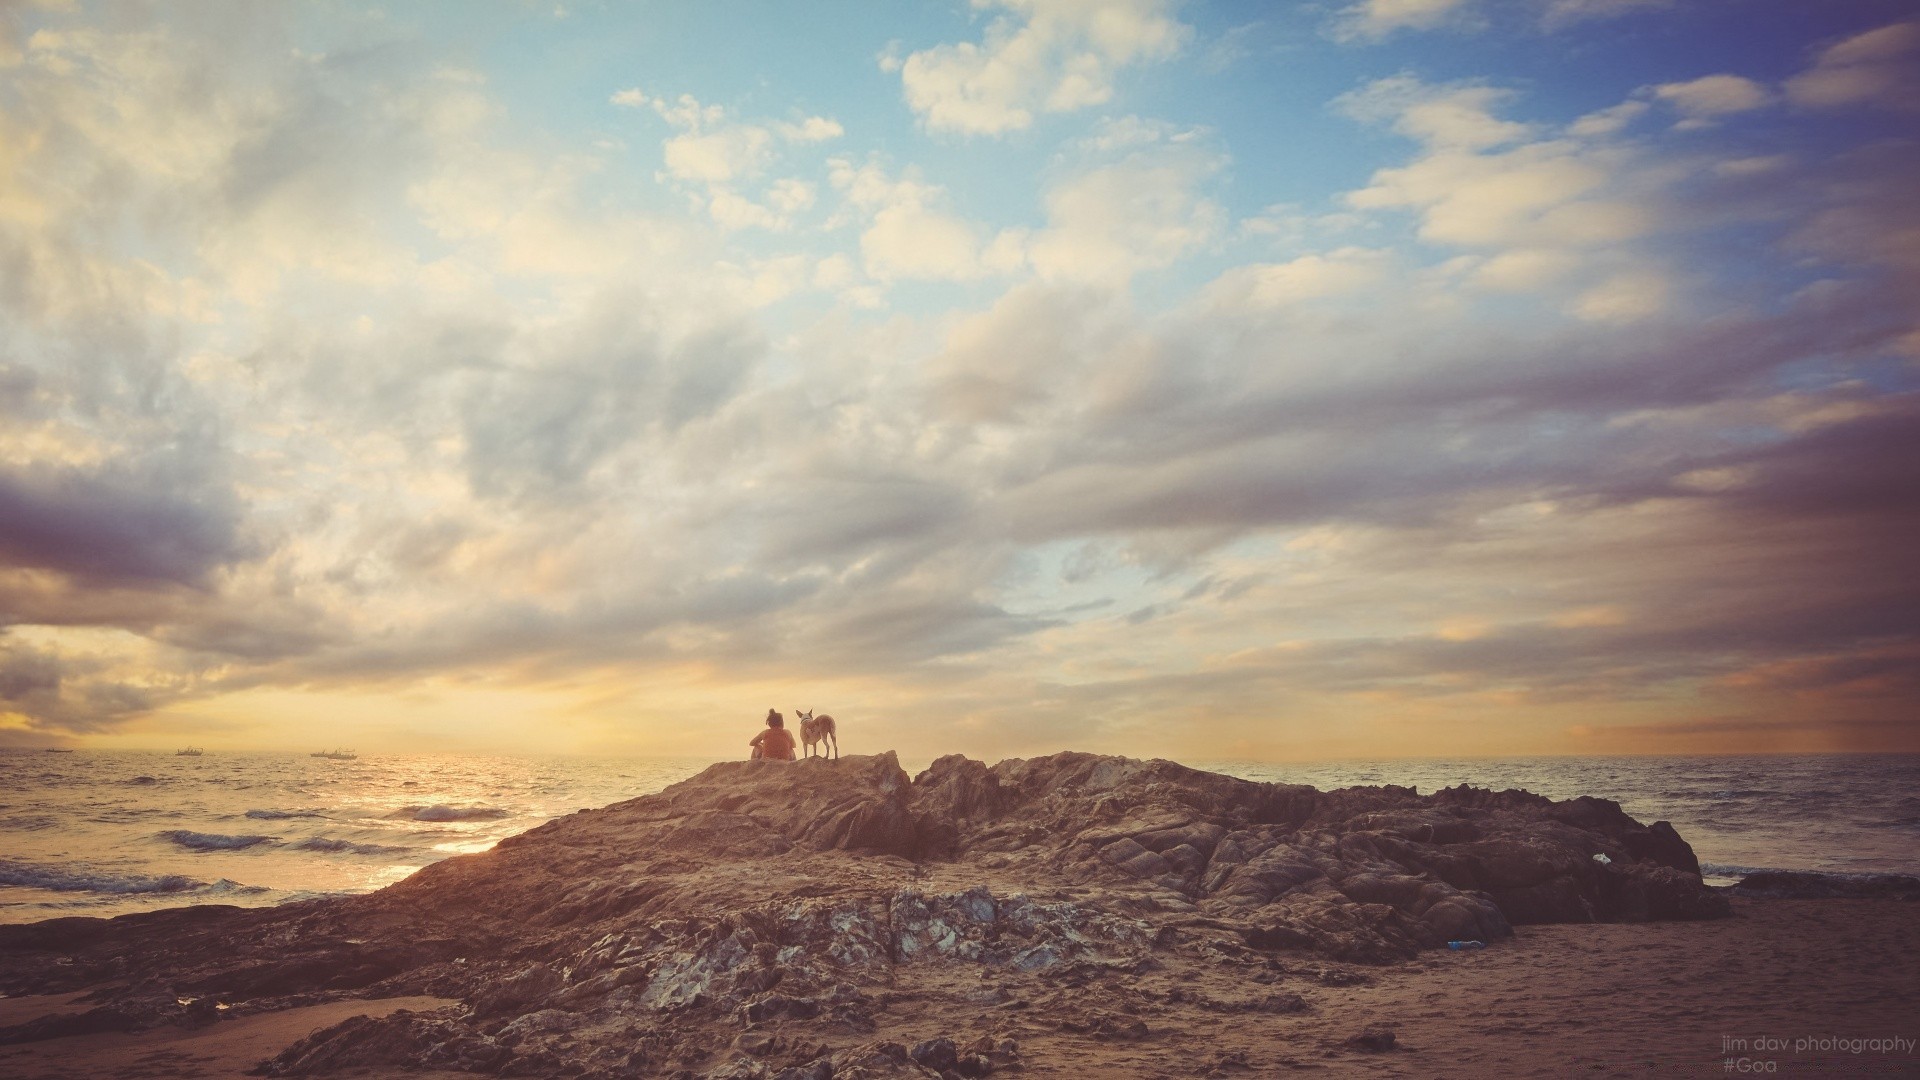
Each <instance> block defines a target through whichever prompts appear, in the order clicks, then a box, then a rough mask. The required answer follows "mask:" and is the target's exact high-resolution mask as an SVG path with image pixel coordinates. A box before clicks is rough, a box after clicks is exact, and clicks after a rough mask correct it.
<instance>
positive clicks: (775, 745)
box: [760, 727, 794, 761]
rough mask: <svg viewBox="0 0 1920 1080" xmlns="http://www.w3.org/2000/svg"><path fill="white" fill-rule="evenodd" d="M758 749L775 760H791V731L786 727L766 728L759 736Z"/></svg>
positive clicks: (792, 746)
mask: <svg viewBox="0 0 1920 1080" xmlns="http://www.w3.org/2000/svg"><path fill="white" fill-rule="evenodd" d="M760 749H761V752H762V753H764V754H765V755H766V756H767V757H769V758H772V759H773V760H775V761H792V760H793V750H794V743H793V733H792V732H789V731H788V730H787V729H786V728H777V727H776V728H768V729H767V730H766V732H765V733H764V734H763V735H762V736H761V743H760Z"/></svg>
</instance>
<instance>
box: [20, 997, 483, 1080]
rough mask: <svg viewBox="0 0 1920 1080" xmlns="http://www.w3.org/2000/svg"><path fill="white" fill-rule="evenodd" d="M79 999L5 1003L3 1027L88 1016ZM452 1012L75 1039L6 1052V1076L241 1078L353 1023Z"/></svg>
mask: <svg viewBox="0 0 1920 1080" xmlns="http://www.w3.org/2000/svg"><path fill="white" fill-rule="evenodd" d="M78 996H79V995H75V994H62V995H55V996H48V997H37V998H11V999H0V1026H5V1025H7V1024H15V1023H21V1022H24V1021H28V1020H32V1019H34V1018H36V1017H39V1016H45V1015H49V1014H55V1013H63V1012H81V1011H85V1006H84V1005H82V1006H79V1007H78V1008H76V1007H74V1005H73V1004H72V1002H73V999H74V998H76V997H78ZM450 1004H453V1002H450V1001H447V1000H445V999H442V998H431V997H405V998H383V999H379V1000H374V1001H337V1002H332V1003H329V1004H326V1005H312V1006H308V1007H305V1008H299V1009H287V1010H284V1011H282V1012H272V1013H257V1014H254V1015H252V1016H241V1017H236V1018H234V1019H232V1020H223V1021H220V1022H218V1023H216V1024H214V1025H213V1026H211V1027H206V1028H198V1029H191V1030H190V1029H185V1028H160V1029H157V1030H154V1031H145V1032H140V1033H137V1034H119V1033H109V1034H97V1035H71V1036H68V1037H66V1038H62V1039H47V1040H44V1041H42V1042H34V1043H22V1044H19V1045H15V1046H0V1076H5V1077H9V1078H11V1080H106V1078H108V1077H113V1078H121V1077H126V1078H135V1080H181V1078H187V1077H194V1078H198V1077H221V1078H226V1077H241V1076H245V1075H246V1074H247V1070H248V1069H251V1068H253V1066H254V1065H256V1064H258V1063H259V1062H260V1061H261V1060H262V1059H264V1058H269V1057H272V1056H273V1055H274V1054H277V1053H279V1052H280V1051H281V1050H282V1049H284V1048H286V1047H288V1046H290V1045H292V1044H293V1043H295V1042H297V1041H299V1040H300V1039H301V1038H303V1037H305V1036H306V1035H307V1033H309V1032H311V1031H314V1030H316V1029H318V1028H323V1027H329V1026H331V1025H333V1024H337V1023H339V1022H340V1021H342V1020H345V1019H347V1018H348V1017H350V1016H385V1015H387V1014H388V1013H392V1012H397V1011H399V1010H401V1009H413V1010H415V1011H424V1010H428V1009H437V1008H440V1007H442V1006H445V1005H450ZM407 1075H408V1076H409V1077H414V1078H419V1080H451V1078H453V1077H464V1076H465V1075H466V1074H464V1073H436V1072H410V1073H408V1074H407Z"/></svg>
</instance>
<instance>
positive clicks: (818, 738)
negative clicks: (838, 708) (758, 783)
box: [747, 709, 840, 761]
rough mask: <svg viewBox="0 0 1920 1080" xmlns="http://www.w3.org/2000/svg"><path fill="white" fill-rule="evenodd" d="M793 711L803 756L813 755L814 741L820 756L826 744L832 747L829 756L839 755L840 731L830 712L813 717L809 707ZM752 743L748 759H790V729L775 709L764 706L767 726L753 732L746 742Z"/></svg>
mask: <svg viewBox="0 0 1920 1080" xmlns="http://www.w3.org/2000/svg"><path fill="white" fill-rule="evenodd" d="M794 715H796V716H798V717H799V718H800V740H801V741H802V742H804V743H805V744H806V748H807V756H808V757H812V756H814V750H813V747H814V744H815V743H819V744H820V756H821V757H823V758H824V757H826V756H827V748H828V747H832V749H833V759H834V760H836V761H838V760H839V759H840V735H839V731H838V728H837V726H836V725H835V724H834V722H833V717H831V716H821V717H815V716H814V715H813V712H812V711H811V710H805V711H803V710H800V709H795V710H794ZM747 745H748V746H751V747H753V753H752V755H751V757H752V759H753V760H755V761H792V760H794V754H793V751H794V741H793V733H792V732H790V731H788V730H787V718H786V717H784V716H781V715H780V713H779V712H777V711H775V710H773V709H768V710H767V729H766V730H765V731H762V732H761V733H760V734H758V735H755V736H754V737H753V738H752V739H750V740H749V741H748V742H747Z"/></svg>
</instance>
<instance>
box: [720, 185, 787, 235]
mask: <svg viewBox="0 0 1920 1080" xmlns="http://www.w3.org/2000/svg"><path fill="white" fill-rule="evenodd" d="M707 213H708V215H710V216H711V217H712V218H713V220H714V221H715V222H716V223H717V224H719V225H720V226H721V227H722V228H726V229H747V228H755V227H757V228H762V229H777V228H780V227H781V226H782V225H783V224H784V221H783V219H782V218H781V217H780V215H778V214H776V213H774V212H773V211H772V210H769V209H768V208H766V207H764V206H761V205H760V204H759V203H757V202H754V201H753V200H752V199H749V198H746V197H745V196H742V195H738V194H735V193H734V192H731V191H728V190H726V189H724V188H720V189H716V190H715V191H714V192H713V194H712V195H711V196H709V197H708V200H707Z"/></svg>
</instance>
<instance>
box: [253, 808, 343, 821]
mask: <svg viewBox="0 0 1920 1080" xmlns="http://www.w3.org/2000/svg"><path fill="white" fill-rule="evenodd" d="M247 816H248V817H250V818H253V819H254V820H255V821H283V820H285V819H287V818H301V817H325V816H326V815H325V814H322V813H321V812H320V811H318V810H249V811H247Z"/></svg>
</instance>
